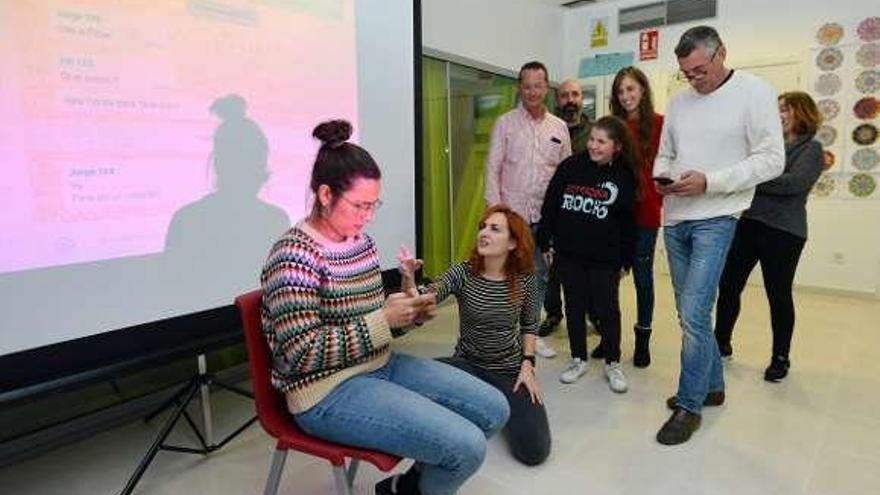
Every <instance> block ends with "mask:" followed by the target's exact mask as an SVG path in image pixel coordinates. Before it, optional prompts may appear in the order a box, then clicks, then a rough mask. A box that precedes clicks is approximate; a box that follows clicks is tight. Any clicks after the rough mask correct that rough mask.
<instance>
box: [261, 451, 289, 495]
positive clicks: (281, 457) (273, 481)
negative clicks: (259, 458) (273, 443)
mask: <svg viewBox="0 0 880 495" xmlns="http://www.w3.org/2000/svg"><path fill="white" fill-rule="evenodd" d="M286 460H287V449H275V453H274V454H273V455H272V466H271V467H270V468H269V478H268V479H266V489H265V490H263V495H275V494H276V493H278V483H279V482H280V481H281V473H282V472H283V471H284V461H286Z"/></svg>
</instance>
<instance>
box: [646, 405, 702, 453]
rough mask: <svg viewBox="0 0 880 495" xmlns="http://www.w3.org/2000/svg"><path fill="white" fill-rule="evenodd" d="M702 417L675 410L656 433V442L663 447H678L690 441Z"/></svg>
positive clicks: (686, 411)
mask: <svg viewBox="0 0 880 495" xmlns="http://www.w3.org/2000/svg"><path fill="white" fill-rule="evenodd" d="M701 419H702V417H701V416H700V415H699V414H694V413H692V412H690V411H688V410H686V409H682V408H680V407H679V408H677V409H676V410H675V412H673V413H672V416H670V417H669V419H668V420H667V421H666V422H665V423H663V426H662V427H661V428H660V431H658V432H657V441H658V442H660V443H662V444H663V445H678V444H680V443H685V442H687V441H688V440H690V438H691V435H693V434H694V432H695V431H697V428H699V427H700V421H701Z"/></svg>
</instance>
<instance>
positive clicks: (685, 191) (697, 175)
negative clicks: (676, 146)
mask: <svg viewBox="0 0 880 495" xmlns="http://www.w3.org/2000/svg"><path fill="white" fill-rule="evenodd" d="M664 188H665V189H668V193H663V191H662V190H660V189H659V187H658V191H660V193H661V194H674V195H676V196H700V195H701V194H705V192H706V174H704V173H703V172H698V171H696V170H688V171H687V172H684V173H683V174H681V177H680V178H679V179H678V180H677V181H675V182H673V183H672V184H670V185H668V186H664Z"/></svg>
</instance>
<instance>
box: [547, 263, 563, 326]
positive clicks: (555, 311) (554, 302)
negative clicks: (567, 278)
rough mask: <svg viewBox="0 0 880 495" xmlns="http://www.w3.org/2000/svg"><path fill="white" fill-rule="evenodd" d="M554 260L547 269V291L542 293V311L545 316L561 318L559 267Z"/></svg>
mask: <svg viewBox="0 0 880 495" xmlns="http://www.w3.org/2000/svg"><path fill="white" fill-rule="evenodd" d="M557 266H558V263H557V262H556V261H554V262H553V264H552V265H550V269H549V270H548V271H547V292H546V293H545V294H544V311H546V312H547V316H548V317H550V316H552V317H556V318H559V319H560V320H561V319H562V283H561V282H560V281H559V269H558V268H557Z"/></svg>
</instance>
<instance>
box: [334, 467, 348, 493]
mask: <svg viewBox="0 0 880 495" xmlns="http://www.w3.org/2000/svg"><path fill="white" fill-rule="evenodd" d="M333 477H334V478H336V492H337V493H338V494H339V495H351V485H350V484H349V483H348V473H347V472H346V470H345V465H344V464H343V465H341V466H333Z"/></svg>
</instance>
